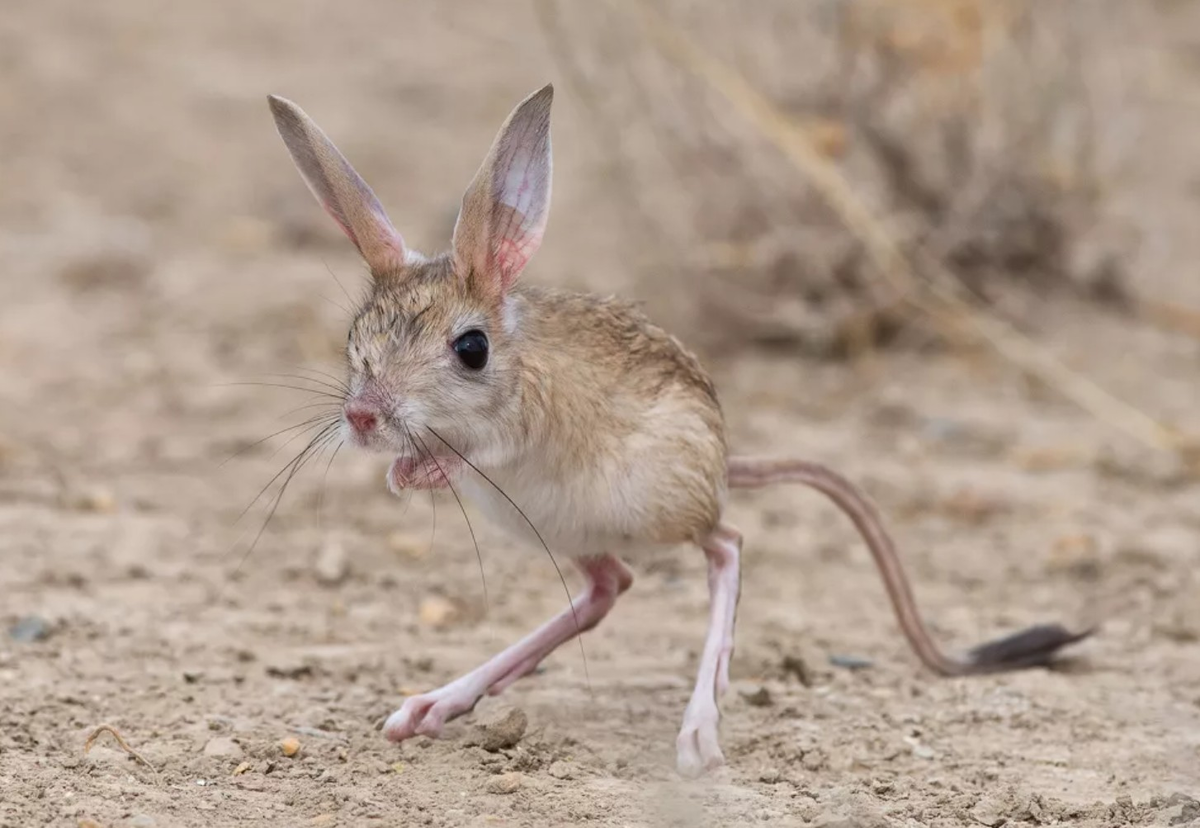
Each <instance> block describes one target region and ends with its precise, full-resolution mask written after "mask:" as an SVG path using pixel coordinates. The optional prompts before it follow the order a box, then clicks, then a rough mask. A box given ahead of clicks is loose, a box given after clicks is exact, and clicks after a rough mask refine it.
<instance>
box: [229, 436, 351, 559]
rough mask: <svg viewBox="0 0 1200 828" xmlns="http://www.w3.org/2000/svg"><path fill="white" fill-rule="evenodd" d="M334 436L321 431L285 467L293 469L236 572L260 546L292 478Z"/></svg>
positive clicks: (280, 487)
mask: <svg viewBox="0 0 1200 828" xmlns="http://www.w3.org/2000/svg"><path fill="white" fill-rule="evenodd" d="M334 436H335V434H334V432H332V431H328V430H326V431H322V432H320V433H319V434H317V436H316V437H314V438H313V439H312V440H310V441H309V443H308V445H307V446H305V447H304V449H303V450H302V451H301V452H300V454H298V455H296V458H295V459H294V460H292V461H291V462H290V463H289V464H288V466H285V467H284V468H285V469H286V468H288V467H289V466H290V467H291V470H290V471H289V472H288V476H287V477H286V478H284V481H283V483H282V484H281V485H280V486H279V492H278V493H277V494H276V495H275V500H274V501H273V502H272V503H271V509H270V511H269V512H268V513H267V517H266V520H264V521H263V522H262V526H260V527H259V529H258V534H256V535H255V536H254V540H253V541H251V543H250V546H249V548H247V549H246V552H245V554H243V555H242V559H241V561H240V562H239V563H238V565H237V568H236V569H235V570H234V572H241V571H242V567H243V566H244V565H245V564H246V561H247V560H248V559H249V558H250V553H251V552H253V551H254V548H255V547H256V546H258V542H259V540H260V539H261V538H262V536H263V532H265V531H267V526H268V525H269V524H270V523H271V521H272V520H273V519H274V517H275V512H276V511H277V510H278V509H279V504H280V503H281V502H282V501H283V495H284V494H285V493H286V492H287V489H288V485H289V484H290V483H291V482H292V478H294V477H295V476H296V474H297V473H298V472H299V471H300V469H302V468H304V466H305V465H306V464H307V463H308V461H309V460H311V459H312V458H313V456H314V455H315V454H316V453H318V452H319V451H323V450H324V448H325V446H326V445H327V444H328V442H329V441H330V440H332V439H333V438H334ZM276 477H278V475H276ZM268 485H269V484H268Z"/></svg>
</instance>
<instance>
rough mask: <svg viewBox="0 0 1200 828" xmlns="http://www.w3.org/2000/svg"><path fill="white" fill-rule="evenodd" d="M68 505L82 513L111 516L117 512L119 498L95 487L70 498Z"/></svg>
mask: <svg viewBox="0 0 1200 828" xmlns="http://www.w3.org/2000/svg"><path fill="white" fill-rule="evenodd" d="M67 505H68V506H70V507H71V508H72V509H76V510H78V511H80V512H96V513H97V514H104V515H109V514H112V513H113V512H115V511H117V497H116V495H114V494H113V493H112V492H110V491H109V490H108V489H105V488H102V487H98V486H94V487H91V488H88V489H84V490H82V491H79V492H75V493H74V494H71V495H70V496H68V497H67Z"/></svg>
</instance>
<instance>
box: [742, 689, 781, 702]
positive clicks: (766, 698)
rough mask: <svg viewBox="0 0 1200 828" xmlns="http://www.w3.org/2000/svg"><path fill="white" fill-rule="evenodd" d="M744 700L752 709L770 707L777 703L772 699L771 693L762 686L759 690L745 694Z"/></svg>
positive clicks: (743, 694) (743, 695)
mask: <svg viewBox="0 0 1200 828" xmlns="http://www.w3.org/2000/svg"><path fill="white" fill-rule="evenodd" d="M742 698H743V699H745V700H746V704H748V705H750V706H751V707H770V706H771V705H772V704H774V703H775V700H774V699H772V698H771V691H770V690H768V689H767V688H766V687H765V686H760V687H759V688H758V689H756V690H753V691H751V692H749V693H747V692H743V693H742Z"/></svg>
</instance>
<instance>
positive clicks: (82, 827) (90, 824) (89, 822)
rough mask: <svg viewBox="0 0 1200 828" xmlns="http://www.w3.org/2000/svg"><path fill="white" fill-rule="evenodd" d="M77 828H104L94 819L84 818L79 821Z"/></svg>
mask: <svg viewBox="0 0 1200 828" xmlns="http://www.w3.org/2000/svg"><path fill="white" fill-rule="evenodd" d="M77 828H104V826H103V825H101V824H100V823H99V822H96V820H94V819H88V818H87V817H84V818H83V819H81V820H79V824H78V826H77Z"/></svg>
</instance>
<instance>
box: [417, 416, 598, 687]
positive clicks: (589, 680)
mask: <svg viewBox="0 0 1200 828" xmlns="http://www.w3.org/2000/svg"><path fill="white" fill-rule="evenodd" d="M425 428H426V429H427V430H428V431H429V433H430V434H432V435H433V436H434V437H436V438H438V439H439V440H441V442H442V444H443V445H444V446H445V447H446V448H448V449H450V450H451V451H452V452H454V453H455V454H456V455H458V459H460V460H462V461H463V462H464V463H466V464H467V465H468V466H470V467H471V468H472V469H474V470H475V473H476V474H478V475H479V476H480V477H482V478H483V479H484V480H486V481H487V483H488V485H489V486H491V487H492V488H493V489H495V490H496V491H497V492H499V493H500V496H501V497H503V498H504V499H505V500H507V501H508V502H509V505H511V506H512V507H513V508H514V509H516V510H517V514H519V515H520V516H521V519H522V520H524V521H525V523H526V524H528V525H529V528H530V529H532V530H533V534H535V535H536V536H537V539H538V541H540V542H541V544H542V548H543V549H545V550H546V555H547V556H548V557H549V558H550V563H551V564H553V565H554V571H555V572H556V573H558V580H559V581H561V582H562V586H563V591H565V592H566V593H567V606H569V607H570V608H571V617H572V618H573V619H574V620H575V635H576V636H577V638H578V639H579V655H580V656H582V657H583V676H584V679H585V680H586V681H587V685H588V692H591V691H592V678H591V675H590V674H589V673H588V666H587V653H585V652H584V651H583V630H582V629H581V628H580V626H579V613H578V612H576V611H575V601H574V599H572V598H571V588H570V587H569V586H567V579H566V578H564V577H563V574H562V569H561V568H560V567H559V565H558V561H556V560H554V553H553V552H551V551H550V547H549V546H548V545H547V544H546V541H545V539H544V538H543V537H542V533H541V532H539V531H538V528H537V527H536V526H534V525H533V521H531V520H530V519H529V516H528V515H526V514H525V512H524V510H522V509H521V507H520V506H518V505H517V504H516V503H515V502H514V501H513V499H512V498H511V497H509V496H508V493H507V492H505V491H504V490H503V489H501V488H500V487H499V486H497V485H496V484H495V482H494V481H493V480H492V479H491V478H490V477H488V476H487V475H486V474H484V473H483V472H482V471H480V469H479V467H478V466H476V465H475V464H474V463H472V462H471V461H470V460H468V459H467V458H466V457H464V456H463V453H462V452H461V451H459V450H458V449H456V448H455V447H454V446H452V445H450V443H448V442H446V439H445V438H444V437H442V435H440V434H438V433H437V432H436V431H434V430H433V428H432V427H430V426H425Z"/></svg>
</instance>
